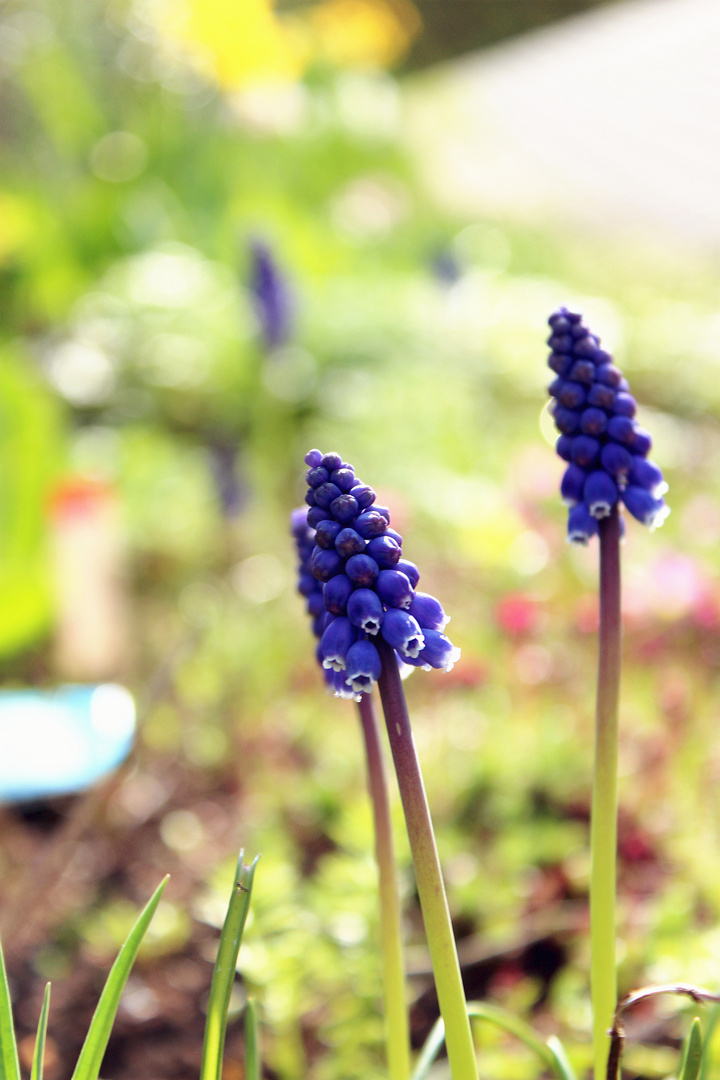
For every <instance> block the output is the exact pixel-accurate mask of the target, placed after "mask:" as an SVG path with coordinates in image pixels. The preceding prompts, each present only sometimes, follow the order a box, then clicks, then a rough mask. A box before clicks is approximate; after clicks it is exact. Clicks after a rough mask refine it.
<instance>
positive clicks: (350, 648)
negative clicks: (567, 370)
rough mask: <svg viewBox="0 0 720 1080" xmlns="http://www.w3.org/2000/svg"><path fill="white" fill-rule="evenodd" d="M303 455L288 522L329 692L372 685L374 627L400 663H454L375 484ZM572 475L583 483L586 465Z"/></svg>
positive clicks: (378, 667)
mask: <svg viewBox="0 0 720 1080" xmlns="http://www.w3.org/2000/svg"><path fill="white" fill-rule="evenodd" d="M580 374H581V375H582V371H581V372H580ZM596 456H597V455H596ZM305 463H306V465H307V466H308V471H307V473H306V475H305V479H306V481H307V484H308V489H307V493H306V496H305V504H306V505H305V506H302V507H299V508H298V509H297V510H293V512H292V514H291V518H290V530H291V532H292V534H293V537H294V539H295V547H296V551H297V556H298V591H299V592H300V593H301V595H302V596H303V597H304V598H305V603H306V608H307V612H308V615H309V616H310V618H311V619H312V626H313V632H314V634H315V636H316V637H317V638H318V639H319V640H318V646H317V653H316V655H317V659H318V663H319V664H320V666H321V668H322V669H323V675H324V678H325V681H326V683H327V685H328V688H329V689H330V691H331V692H332V693H334V694H335V695H336V697H345V698H354V699H355V700H356V701H359V700H360V697H361V696H362V694H369V693H370V692H371V691H372V688H373V686H374V685H375V683H376V682H377V680H378V679H379V677H380V674H381V671H382V662H381V659H380V653H379V651H378V649H377V647H376V645H375V641H376V640H377V635H380V636H381V637H382V638H383V639H384V640H385V641H386V642H387V643H388V644H389V645H391V646H392V647H393V649H394V650H395V655H396V657H397V660H398V664H399V665H400V667H401V670H403V671H407V672H409V671H411V670H412V668H413V667H422V668H424V669H425V670H426V671H429V670H430V669H431V668H436V669H438V670H440V671H450V669H451V668H452V666H453V664H454V663H455V662H456V661H457V660H458V659H459V657H460V650H459V649H458V648H457V647H456V646H455V645H453V643H452V642H451V641H450V640H449V638H447V637H446V636H445V634H444V633H443V632H442V631H443V630H444V629H445V626H446V625H447V623H448V622H449V621H450V618H449V616H448V615H446V614H445V612H444V611H443V608H442V605H441V604H440V601H439V600H436V599H435V597H434V596H430V595H429V593H424V592H418V591H417V585H418V581H419V580H420V571H419V570H418V568H417V566H416V565H415V563H412V562H410V561H409V560H407V559H404V558H403V557H402V544H403V539H402V536H401V535H400V533H398V532H396V531H395V530H394V529H392V528H390V511H389V510H388V509H387V507H385V506H376V505H375V492H374V491H373V489H372V488H371V487H368V485H367V484H363V482H362V481H361V480H359V479H358V478H357V477H356V475H355V470H354V469H353V467H352V465H349V464H348V463H347V462H345V461H343V460H342V458H341V457H340V455H339V454H335V453H332V454H323V453H322V451H320V450H310V451H309V452H308V453H307V454H306V455H305ZM631 464H632V458H631ZM573 467H575V466H573ZM628 468H630V466H628ZM578 473H579V474H581V480H582V483H584V482H585V474H584V473H583V472H582V469H578ZM636 474H637V477H639V479H636V481H635V482H636V483H642V482H643V481H642V474H641V473H639V472H638V471H637V470H636ZM656 486H657V485H656ZM581 497H582V485H581V486H580V490H579V493H578V496H577V498H578V500H579V499H580V498H581ZM592 520H593V522H594V519H592Z"/></svg>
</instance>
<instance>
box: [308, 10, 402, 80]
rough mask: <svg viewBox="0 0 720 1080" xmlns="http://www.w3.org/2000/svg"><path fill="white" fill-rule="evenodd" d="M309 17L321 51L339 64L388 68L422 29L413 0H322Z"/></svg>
mask: <svg viewBox="0 0 720 1080" xmlns="http://www.w3.org/2000/svg"><path fill="white" fill-rule="evenodd" d="M307 18H308V22H309V23H310V26H311V28H312V30H313V33H314V37H315V42H316V45H317V48H318V52H319V53H320V55H321V56H322V58H323V59H326V60H329V61H330V62H331V63H333V64H336V65H337V66H338V67H388V66H389V65H391V64H394V63H396V61H398V60H401V59H402V58H403V57H404V56H405V54H406V53H407V52H408V50H409V48H410V46H411V45H412V43H413V41H414V39H415V38H416V37H417V35H418V33H419V32H420V30H421V29H422V20H421V18H420V15H419V13H418V11H417V8H415V6H414V5H413V4H412V3H411V2H410V0H322V2H321V3H319V4H316V5H315V6H313V7H311V8H310V9H309V11H308V13H307Z"/></svg>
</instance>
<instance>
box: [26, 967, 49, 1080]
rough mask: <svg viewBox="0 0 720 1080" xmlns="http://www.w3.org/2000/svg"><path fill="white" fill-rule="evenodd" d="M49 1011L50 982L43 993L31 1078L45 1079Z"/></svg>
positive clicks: (31, 1079)
mask: <svg viewBox="0 0 720 1080" xmlns="http://www.w3.org/2000/svg"><path fill="white" fill-rule="evenodd" d="M49 1011H50V983H48V984H47V985H46V987H45V994H44V995H43V1003H42V1009H41V1010H40V1019H39V1020H38V1029H37V1037H36V1039H35V1051H34V1053H33V1063H32V1070H31V1072H30V1080H43V1069H44V1067H45V1037H46V1035H47V1025H48V1012H49Z"/></svg>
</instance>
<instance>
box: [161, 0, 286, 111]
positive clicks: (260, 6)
mask: <svg viewBox="0 0 720 1080" xmlns="http://www.w3.org/2000/svg"><path fill="white" fill-rule="evenodd" d="M158 14H159V16H160V17H159V19H158V22H159V24H160V29H161V30H162V31H163V32H164V33H165V34H166V35H167V36H168V37H169V38H171V39H172V40H174V41H175V42H176V43H178V44H179V45H181V46H182V47H183V48H184V49H185V50H187V52H188V54H189V56H190V58H191V60H192V61H193V62H194V63H195V65H196V66H198V67H201V68H202V69H203V70H207V69H208V67H211V68H212V69H214V72H213V73H214V75H215V76H216V78H217V80H218V82H219V83H220V85H221V86H222V87H224V88H225V89H230V90H235V89H239V88H241V87H245V86H249V85H253V84H257V83H263V82H272V81H288V80H294V79H296V78H297V77H298V76H299V75H300V74H302V71H303V69H304V68H305V65H306V59H307V57H306V52H307V50H306V47H305V46H304V44H303V41H302V39H301V37H300V36H299V35H298V33H297V31H296V30H295V29H294V27H293V25H292V24H291V23H288V24H287V25H286V24H285V23H283V22H282V21H281V20H280V19H278V18H277V16H276V15H275V12H274V10H273V4H272V0H185V3H184V4H182V5H175V4H169V5H162V6H159V10H158Z"/></svg>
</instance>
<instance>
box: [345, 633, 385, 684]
mask: <svg viewBox="0 0 720 1080" xmlns="http://www.w3.org/2000/svg"><path fill="white" fill-rule="evenodd" d="M381 671H382V662H381V660H380V653H379V652H378V651H377V649H376V648H375V646H374V645H373V643H372V642H371V641H356V642H355V644H354V645H351V646H350V648H349V649H348V654H347V668H346V672H345V682H346V683H347V684H348V685H349V686H350V687H351V689H352V690H354V691H355V693H356V694H362V693H369V691H370V690H372V688H373V686H374V685H375V683H376V682H377V680H378V679H379V678H380V673H381Z"/></svg>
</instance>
